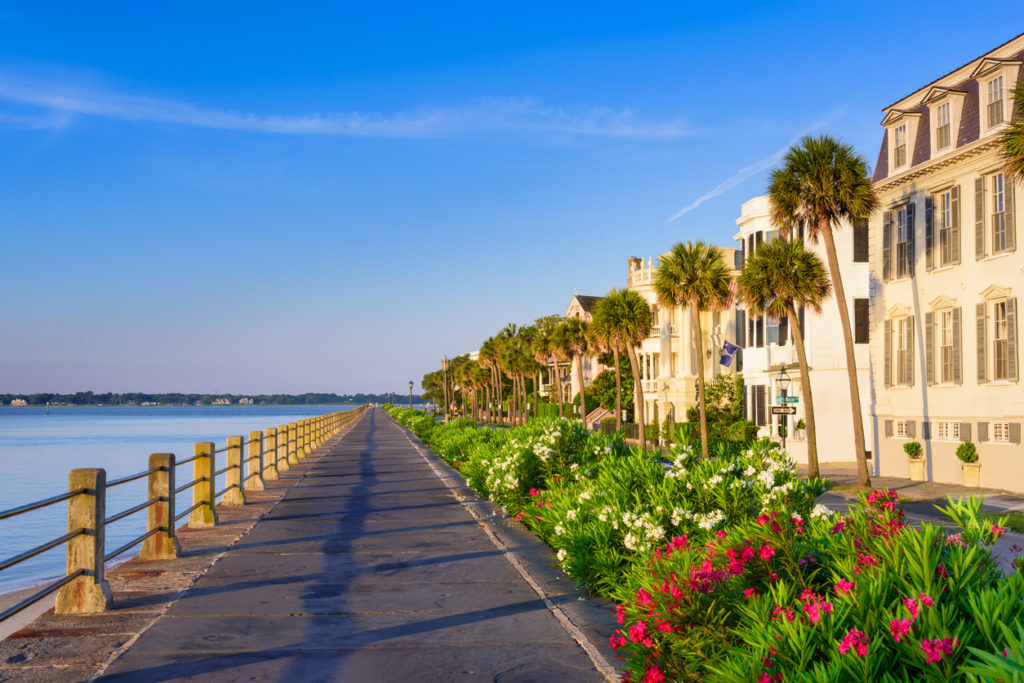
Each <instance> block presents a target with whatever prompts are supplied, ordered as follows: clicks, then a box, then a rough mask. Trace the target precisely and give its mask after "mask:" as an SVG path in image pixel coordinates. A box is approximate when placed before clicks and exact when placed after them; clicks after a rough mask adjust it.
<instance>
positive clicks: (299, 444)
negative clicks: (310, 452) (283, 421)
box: [295, 420, 306, 460]
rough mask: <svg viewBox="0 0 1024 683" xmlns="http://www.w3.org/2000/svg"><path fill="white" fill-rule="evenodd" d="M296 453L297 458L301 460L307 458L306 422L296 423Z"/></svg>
mask: <svg viewBox="0 0 1024 683" xmlns="http://www.w3.org/2000/svg"><path fill="white" fill-rule="evenodd" d="M295 451H296V456H297V457H298V458H299V460H301V459H302V458H304V457H305V456H306V421H305V420H299V421H298V422H296V423H295Z"/></svg>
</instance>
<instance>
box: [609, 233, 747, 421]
mask: <svg viewBox="0 0 1024 683" xmlns="http://www.w3.org/2000/svg"><path fill="white" fill-rule="evenodd" d="M718 249H719V251H720V252H721V253H722V258H723V260H724V261H725V263H726V265H730V266H731V265H734V264H735V263H736V253H737V251H738V250H736V249H733V248H731V247H718ZM657 273H658V266H657V265H656V264H655V261H654V259H653V258H648V259H647V260H646V262H645V261H644V259H642V258H635V257H634V258H630V259H628V271H627V280H626V286H627V288H628V289H630V290H633V291H635V292H637V293H638V294H640V295H641V296H643V297H644V298H645V299H646V300H647V301H648V302H649V303H650V304H651V313H652V315H653V325H652V327H651V333H650V335H649V336H648V337H647V339H645V340H643V341H642V342H641V343H640V345H639V346H638V347H637V360H638V361H639V363H640V378H641V386H642V387H643V394H644V415H645V418H646V420H647V422H648V423H652V422H653V421H654V420H658V421H662V420H664V419H665V418H666V417H670V418H671V419H672V420H673V421H675V422H684V421H685V420H686V411H687V409H688V408H690V407H691V406H694V405H696V399H697V387H696V381H697V357H696V344H695V343H694V338H693V321H692V316H691V314H690V309H689V308H688V307H681V306H672V307H665V306H661V305H660V304H659V303H658V297H657V294H656V293H655V291H654V280H655V278H656V276H657ZM738 275H739V271H738V270H735V269H730V276H731V277H733V278H735V277H737V276H738ZM699 315H700V328H701V337H702V348H703V351H704V377H705V379H711V378H712V377H714V376H716V375H719V374H722V373H723V372H729V371H730V368H727V367H725V366H723V365H721V364H720V363H719V359H720V354H721V351H722V347H723V345H724V343H725V342H726V341H727V340H728V341H730V342H733V343H736V336H735V331H736V328H737V325H736V320H735V316H736V309H735V307H732V306H730V307H729V308H728V309H727V310H725V311H714V312H713V311H703V312H701V313H700V314H699ZM736 363H737V361H736V360H733V365H732V368H731V370H735V369H736Z"/></svg>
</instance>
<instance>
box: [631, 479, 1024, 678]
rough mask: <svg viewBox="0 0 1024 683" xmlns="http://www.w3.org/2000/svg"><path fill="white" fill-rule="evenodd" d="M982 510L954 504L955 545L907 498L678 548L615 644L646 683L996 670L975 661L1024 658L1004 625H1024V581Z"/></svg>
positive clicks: (786, 519)
mask: <svg viewBox="0 0 1024 683" xmlns="http://www.w3.org/2000/svg"><path fill="white" fill-rule="evenodd" d="M979 506H980V501H968V502H953V501H950V502H949V505H948V506H947V507H946V509H945V510H944V511H945V513H946V514H947V516H949V517H950V519H951V521H952V522H953V523H955V524H956V525H957V526H959V527H960V528H961V529H962V531H961V532H960V533H958V534H953V535H946V534H945V533H944V532H943V530H942V527H941V526H940V525H936V524H922V525H921V526H920V528H913V529H912V528H909V527H907V526H906V524H905V522H904V520H903V511H902V509H901V507H900V506H899V503H898V500H897V496H896V494H895V492H891V491H890V492H881V491H876V492H873V493H872V494H870V495H867V496H863V495H862V497H861V504H860V506H859V507H857V508H856V509H854V510H852V511H851V512H850V514H848V515H847V516H845V517H841V518H840V517H839V516H837V515H835V514H833V513H822V514H812V515H811V516H810V518H804V517H797V516H796V515H788V514H786V513H783V512H781V511H773V512H770V513H766V514H762V515H759V516H758V517H756V518H755V519H753V520H752V521H747V522H743V523H741V524H737V525H736V526H734V527H732V528H730V529H729V530H727V531H726V530H720V531H719V532H717V534H716V536H715V538H713V539H711V540H710V541H707V542H705V543H694V542H692V541H691V540H690V539H689V538H687V537H686V536H679V537H674V538H672V539H671V540H670V541H669V542H668V543H667V544H665V545H663V546H662V547H660V548H658V549H656V550H655V551H654V552H653V553H652V554H651V556H650V566H649V567H647V568H644V570H643V571H640V572H638V573H637V588H636V591H635V593H634V595H633V596H632V598H631V599H630V600H629V601H628V602H627V603H625V604H623V605H620V606H619V619H620V623H621V624H622V627H621V628H620V630H619V631H618V632H617V634H616V635H615V636H614V637H613V638H612V641H611V644H612V646H613V647H614V648H616V649H617V650H618V652H619V653H620V655H621V656H623V657H624V658H625V659H626V661H627V664H628V667H629V670H630V676H631V678H630V680H634V681H659V680H686V679H706V680H721V681H777V680H778V681H782V680H786V681H790V680H807V681H836V680H851V681H853V680H856V681H875V680H878V681H883V680H900V681H902V680H914V681H918V680H925V681H928V680H933V681H946V680H952V679H956V678H964V676H965V675H966V671H967V669H968V668H969V667H970V666H977V667H984V666H992V663H991V662H985V661H983V660H982V659H977V661H975V662H973V664H971V663H967V662H966V661H965V660H966V658H967V657H968V655H969V654H971V653H972V652H973V653H974V654H975V655H976V656H979V657H980V656H981V655H983V654H992V653H1002V652H1003V650H1004V649H1005V648H1007V647H1010V648H1013V647H1017V644H1018V643H1019V640H1015V639H1013V638H1012V637H1010V636H1008V635H1007V634H1006V633H1004V631H1003V629H1001V628H1000V627H999V624H1001V623H1010V624H1012V623H1015V622H1016V621H1017V620H1021V619H1024V579H1022V577H1021V575H1020V574H1018V573H1014V574H1012V575H1011V576H1009V577H1005V578H1004V577H1003V575H1002V573H1001V572H1000V570H999V568H998V566H997V564H996V562H995V560H994V558H993V556H992V553H991V546H992V544H993V543H994V542H995V540H996V539H997V538H998V537H999V536H1000V535H1001V534H1002V529H1001V527H999V526H996V525H990V526H989V527H987V528H986V527H985V525H984V524H982V523H981V522H979V521H978V508H979ZM972 648H973V650H972ZM975 651H976V652H975ZM998 663H999V662H997V664H998ZM993 680H995V679H993ZM1006 680H1010V678H1007V679H1006Z"/></svg>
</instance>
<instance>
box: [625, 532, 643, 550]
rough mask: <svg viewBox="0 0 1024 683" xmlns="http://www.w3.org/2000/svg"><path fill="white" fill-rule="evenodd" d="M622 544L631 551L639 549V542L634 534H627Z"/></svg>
mask: <svg viewBox="0 0 1024 683" xmlns="http://www.w3.org/2000/svg"><path fill="white" fill-rule="evenodd" d="M622 543H623V544H624V545H625V546H626V547H627V548H629V549H630V550H636V549H637V548H638V547H639V540H638V539H637V537H636V536H634V535H633V534H632V533H629V534H626V538H625V539H623V541H622Z"/></svg>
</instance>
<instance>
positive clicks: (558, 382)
mask: <svg viewBox="0 0 1024 683" xmlns="http://www.w3.org/2000/svg"><path fill="white" fill-rule="evenodd" d="M536 322H537V336H536V338H535V342H534V344H535V346H534V349H535V356H536V357H537V361H538V362H540V363H543V364H544V365H545V367H546V366H547V364H548V362H549V361H550V362H551V366H552V367H553V368H554V377H553V381H554V383H555V393H556V394H557V396H558V416H559V417H562V378H561V377H560V376H559V374H558V353H559V349H558V344H557V340H556V339H555V332H556V330H557V329H558V326H559V324H560V323H561V322H562V316H560V315H546V316H544V317H543V318H537V321H536ZM548 396H549V398H550V392H549V394H548Z"/></svg>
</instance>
